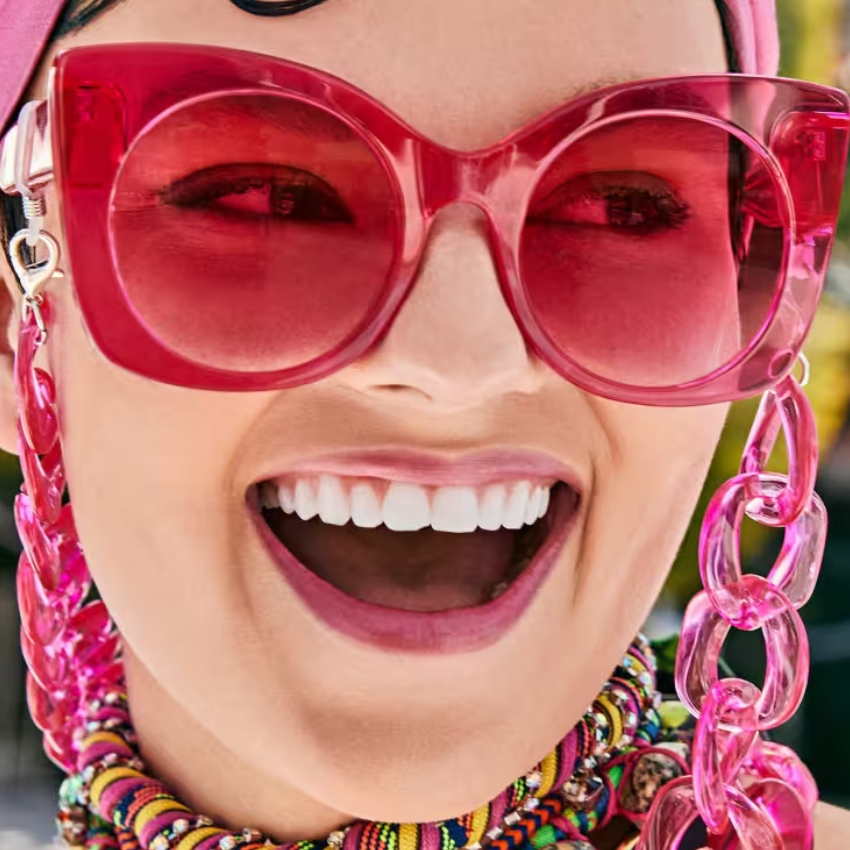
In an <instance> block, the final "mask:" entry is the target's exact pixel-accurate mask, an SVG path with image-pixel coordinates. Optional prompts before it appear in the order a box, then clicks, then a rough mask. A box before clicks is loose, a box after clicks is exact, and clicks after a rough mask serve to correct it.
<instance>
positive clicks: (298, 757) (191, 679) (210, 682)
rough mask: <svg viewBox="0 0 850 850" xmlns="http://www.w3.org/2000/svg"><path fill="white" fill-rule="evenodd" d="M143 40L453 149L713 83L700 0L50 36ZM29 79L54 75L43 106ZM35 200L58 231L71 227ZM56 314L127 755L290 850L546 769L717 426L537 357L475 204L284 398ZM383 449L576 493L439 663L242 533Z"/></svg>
mask: <svg viewBox="0 0 850 850" xmlns="http://www.w3.org/2000/svg"><path fill="white" fill-rule="evenodd" d="M485 21H486V27H484V26H482V22H485ZM148 40H151V41H153V40H156V41H179V42H191V41H196V42H203V43H212V44H220V45H226V46H233V47H240V48H247V49H252V50H255V51H258V52H263V53H268V54H272V55H278V56H281V57H287V58H291V59H295V60H297V61H300V62H304V63H306V64H310V65H313V66H316V67H319V68H322V69H324V70H327V71H329V72H331V73H334V74H337V75H338V76H341V77H343V78H345V79H347V80H349V81H351V82H352V83H354V84H355V85H358V86H360V87H361V88H363V89H365V90H366V91H368V92H370V93H372V94H373V95H375V96H377V97H378V98H379V99H381V100H382V101H384V102H385V103H386V104H387V105H388V106H389V107H390V108H391V109H393V110H395V111H396V112H397V113H398V114H399V115H400V116H401V117H403V118H404V119H405V120H407V121H408V122H409V123H411V124H412V125H413V126H415V127H417V128H418V129H420V130H422V131H423V132H425V133H427V134H428V135H430V136H431V137H432V138H433V139H434V140H436V141H438V142H441V143H443V144H446V145H450V146H453V147H456V148H460V149H472V148H477V147H481V146H484V145H487V144H490V143H492V142H495V141H498V140H499V139H500V138H502V137H503V136H505V135H507V134H508V133H509V132H510V131H512V130H514V129H515V128H516V127H518V126H520V125H522V124H524V123H525V122H527V121H528V120H529V119H531V118H532V117H534V116H535V115H537V114H538V113H540V112H541V111H543V110H545V109H548V108H550V107H551V106H553V105H555V104H557V103H559V102H560V101H562V100H564V99H565V98H566V97H568V96H569V95H570V94H572V93H574V92H576V91H578V90H584V89H587V88H594V87H597V86H599V85H600V84H603V83H606V82H610V81H614V80H619V79H627V78H640V77H651V76H661V75H668V74H680V73H691V72H720V71H723V70H724V69H725V57H724V51H723V40H722V34H721V28H720V23H719V20H718V18H717V13H716V11H715V8H714V5H713V3H712V2H710V0H693V2H688V3H682V2H680V0H656V2H653V3H651V4H635V3H633V2H632V0H608V2H606V3H605V4H596V3H589V2H587V0H520V2H497V3H494V2H493V0H466V2H464V3H461V4H458V3H457V2H452V0H431V2H429V3H427V4H411V3H407V2H401V0H333V2H329V3H327V4H324V5H322V6H319V7H317V8H315V9H312V10H310V11H308V12H305V13H303V14H299V15H296V16H294V17H292V18H284V19H272V20H266V19H259V18H255V17H251V16H249V15H246V14H244V13H242V12H240V11H239V10H237V9H236V8H234V7H233V6H231V5H230V4H228V3H224V2H221V3H218V2H210V0H181V3H180V4H174V3H173V0H129V2H127V3H126V4H122V5H121V6H119V7H118V8H117V9H116V10H114V11H113V12H110V13H109V14H107V15H106V16H105V17H103V18H102V19H101V20H100V21H98V22H97V23H95V24H94V25H92V26H90V27H88V28H87V29H85V30H84V31H83V32H81V33H79V34H76V35H74V36H73V37H71V38H68V39H66V40H65V41H64V42H63V46H68V47H70V46H73V45H78V44H87V43H100V42H116V41H148ZM44 84H45V76H44V74H43V73H42V75H41V76H40V77H39V78H38V79H37V81H36V83H35V85H34V87H33V95H35V96H43V94H44ZM49 200H50V208H51V211H52V216H51V218H50V219H49V220H48V225H47V227H48V229H49V230H50V231H51V232H52V233H54V234H55V235H57V236H60V237H61V228H60V225H59V222H58V221H57V220H56V218H55V212H56V209H57V199H56V198H55V197H52V198H50V199H49ZM4 271H5V277H6V282H7V285H8V289H9V291H10V292H12V293H14V286H13V284H12V282H11V278H10V276H9V272H8V269H5V270H4ZM52 299H53V304H54V320H53V328H52V333H51V338H50V342H49V344H48V346H47V362H46V363H45V365H46V366H47V367H48V368H49V369H50V371H51V373H52V374H53V375H54V376H55V379H56V382H57V387H58V392H59V404H60V410H61V411H62V421H63V448H64V456H65V461H66V466H67V472H68V479H69V486H70V491H71V493H72V497H73V504H74V508H75V515H76V517H77V524H78V528H79V531H80V537H81V540H82V542H83V545H84V547H85V550H86V555H87V558H88V561H89V565H90V567H91V570H92V573H93V574H94V577H95V579H96V581H97V584H98V586H99V588H100V591H101V593H102V595H103V597H104V598H105V600H106V601H107V603H108V605H109V608H110V610H111V611H112V613H113V616H114V618H115V620H116V623H117V625H118V627H119V628H120V629H121V631H122V633H123V635H124V637H125V641H126V645H127V659H126V660H127V672H128V681H129V687H130V699H131V704H132V706H133V713H134V718H135V722H136V725H137V728H138V731H139V735H140V740H141V744H142V750H143V754H144V756H145V757H146V759H147V760H148V762H149V763H150V764H151V766H152V768H153V769H154V771H155V772H156V773H157V774H158V775H160V776H161V777H162V778H164V779H165V780H166V781H167V782H168V783H170V784H171V785H172V787H174V788H175V789H176V791H177V792H178V793H179V794H180V795H181V796H182V797H183V798H184V799H185V800H186V802H187V803H189V804H190V805H193V806H194V807H195V808H196V810H198V811H204V812H207V813H209V814H211V815H213V816H215V817H216V818H218V819H220V820H221V821H223V822H226V823H228V824H231V825H233V826H234V827H242V826H244V825H247V824H250V825H252V826H256V827H258V828H260V829H262V830H264V831H266V832H267V833H269V834H270V835H272V836H274V837H275V838H277V839H278V840H291V839H296V838H305V837H319V836H321V835H323V834H326V833H327V832H328V831H329V830H331V829H332V828H334V827H336V826H338V825H340V824H342V823H345V822H347V821H348V820H350V819H351V817H353V816H356V817H365V818H370V819H380V820H387V821H424V820H433V819H439V818H444V817H449V816H453V815H457V814H458V813H459V812H461V811H465V810H468V809H471V808H473V807H475V806H477V805H480V804H481V803H482V802H484V801H485V800H487V799H488V798H491V797H493V796H494V795H496V794H497V793H498V792H500V791H501V790H502V789H503V788H504V787H505V786H506V785H508V784H509V783H510V782H511V781H513V779H514V778H515V777H516V776H518V775H520V774H521V773H523V772H524V771H526V770H527V769H528V768H529V767H530V766H531V765H532V764H534V763H535V762H536V761H537V760H538V759H540V758H541V757H542V756H544V755H545V754H546V753H547V752H548V751H549V750H550V749H551V748H552V747H553V745H554V744H555V743H556V742H557V741H558V740H559V739H560V738H561V737H562V736H563V735H564V734H565V732H566V731H567V730H568V729H569V728H570V727H571V726H572V725H573V724H574V723H575V722H576V721H577V720H578V718H579V717H580V715H581V714H582V712H583V711H584V710H585V708H586V706H587V705H588V703H589V702H590V701H591V700H592V698H593V697H594V695H595V694H596V693H597V691H598V689H599V687H600V686H601V685H602V683H603V682H604V680H605V678H606V677H607V675H608V673H609V671H610V670H611V669H612V667H613V666H614V664H615V662H616V661H617V659H618V658H619V656H620V655H621V653H622V651H623V649H624V648H625V647H626V646H627V644H628V643H629V641H630V640H631V638H632V636H633V635H634V633H635V632H636V631H637V630H638V629H639V628H640V626H641V624H642V622H643V621H644V619H645V617H646V615H647V613H648V612H649V610H650V608H651V606H652V603H653V601H654V599H655V597H656V595H657V593H658V591H659V588H660V587H661V585H662V583H663V581H664V578H665V575H666V573H667V570H668V569H669V566H670V564H671V562H672V559H673V556H674V554H675V551H676V548H677V546H678V545H679V542H680V539H681V536H682V534H683V532H684V530H685V527H686V525H687V522H688V520H689V518H690V515H691V512H692V510H693V507H694V504H695V501H696V498H697V495H698V493H699V489H700V486H701V484H702V481H703V478H704V475H705V472H706V469H707V467H708V464H709V461H710V458H711V455H712V452H713V451H714V447H715V445H716V442H717V439H718V436H719V433H720V430H721V428H722V424H723V421H724V417H725V413H726V408H725V406H717V407H712V408H708V407H705V408H699V409H691V410H662V409H651V408H640V407H635V406H627V405H622V404H616V403H613V402H608V401H604V400H601V399H598V398H595V397H592V396H589V395H587V394H585V393H583V392H581V391H579V390H578V389H576V388H575V387H572V386H570V385H568V384H567V383H565V382H564V381H563V380H561V379H560V378H558V377H557V376H556V375H555V374H554V373H552V372H551V371H550V370H548V369H547V368H546V367H544V366H543V365H542V364H541V363H540V362H539V361H537V360H536V359H535V358H534V357H533V356H532V355H531V354H530V353H529V352H528V351H527V349H526V347H525V345H524V343H523V340H522V337H521V335H520V333H519V331H518V329H517V328H516V326H515V324H514V322H513V319H512V318H511V315H510V313H509V311H508V309H507V307H506V305H505V304H504V301H503V299H502V296H501V294H500V292H499V288H498V284H497V278H496V273H495V270H494V267H493V264H492V260H491V258H490V255H489V252H488V250H487V243H486V241H485V234H484V228H483V219H482V217H481V216H480V214H479V213H478V212H477V211H476V210H474V209H472V208H467V207H460V206H458V207H450V208H447V209H446V210H444V211H443V212H442V213H441V214H440V216H439V217H438V220H437V222H436V224H435V228H434V230H433V232H432V237H431V243H430V245H429V249H428V251H427V253H426V256H425V258H424V260H423V264H422V267H421V269H420V273H419V276H418V279H417V284H416V288H415V290H414V293H413V295H412V296H411V298H410V299H409V301H408V302H407V303H406V304H405V306H404V308H403V309H402V312H401V313H400V315H399V317H398V319H397V321H396V322H395V324H394V326H393V327H392V329H391V331H390V332H389V334H388V336H387V337H386V338H385V340H384V341H383V343H382V344H381V345H380V346H379V347H378V348H376V349H375V350H373V351H372V352H370V353H369V354H368V355H366V356H364V357H363V358H362V359H361V360H360V361H358V362H357V363H355V364H353V365H352V366H350V367H348V368H347V369H345V370H343V371H341V372H339V373H338V374H336V375H333V376H331V377H330V378H327V379H325V380H323V381H321V382H319V383H316V384H313V385H310V386H305V387H301V388H297V389H292V390H287V391H281V392H273V393H250V394H223V393H205V392H198V391H191V390H186V389H180V388H175V387H171V386H165V385H158V384H155V383H152V382H149V381H147V380H144V379H141V378H139V377H137V376H134V375H132V374H129V373H126V372H124V371H122V370H121V369H119V368H117V367H115V366H113V365H111V364H110V363H108V362H107V361H106V360H105V359H104V358H103V357H102V356H100V355H99V353H98V352H97V351H95V350H94V349H93V347H92V346H91V344H90V343H89V342H88V340H87V338H86V336H85V333H84V329H83V327H82V324H81V319H80V316H79V313H78V310H77V308H76V306H75V303H74V300H73V297H72V290H71V286H70V285H69V282H68V281H66V282H62V283H59V284H57V285H54V286H53V288H52ZM6 309H7V310H8V311H9V316H10V321H9V345H10V350H11V347H13V346H14V342H15V335H16V324H15V317H16V315H17V314H16V312H14V311H12V310H11V300H7V305H6ZM282 332H285V329H282ZM0 399H2V408H0V437H1V438H2V440H0V442H2V445H3V447H4V448H6V449H8V450H14V448H15V441H14V439H13V435H14V416H15V411H14V401H13V391H12V383H11V356H10V352H7V353H6V356H5V357H4V361H3V370H2V386H0ZM372 446H386V447H394V448H414V449H421V450H425V451H432V452H437V453H439V454H441V455H444V456H446V457H453V456H456V455H459V454H462V453H464V452H467V451H471V450H476V449H487V448H498V447H503V448H528V449H535V450H539V451H544V452H549V453H550V454H552V455H553V456H555V457H556V458H557V459H559V460H560V461H562V462H564V463H566V464H568V465H570V466H571V467H572V468H573V469H574V470H575V471H576V473H577V474H578V476H579V477H580V480H581V481H582V485H583V502H582V508H581V514H580V516H579V520H578V523H577V526H576V530H575V532H574V534H573V536H572V538H571V541H570V543H569V545H568V546H567V548H566V550H565V551H564V553H563V556H562V558H561V560H560V561H559V564H558V566H557V568H556V569H555V571H554V572H553V574H552V575H551V576H550V577H549V579H548V581H547V583H546V585H545V586H544V587H543V589H542V591H541V592H540V593H539V594H538V596H537V597H536V599H535V601H534V603H533V604H532V606H531V608H530V609H529V610H528V611H527V612H526V614H525V616H524V617H523V618H522V619H521V620H520V622H519V623H518V624H517V625H516V627H515V628H514V629H513V630H512V631H511V632H510V633H509V634H508V635H507V636H506V637H505V638H504V639H503V640H501V641H500V642H498V643H497V644H495V645H493V646H490V647H488V648H486V649H484V650H481V651H478V652H474V653H469V654H463V655H447V656H442V657H419V656H409V655H392V654H389V653H386V652H381V651H380V650H378V649H374V648H369V647H367V646H365V645H362V644H358V643H355V642H352V641H350V640H348V639H345V638H343V637H342V636H341V635H339V634H337V633H336V632H333V631H330V630H329V629H328V628H326V627H325V626H324V625H322V624H321V623H320V622H318V621H317V620H315V619H314V618H313V617H312V616H311V614H310V613H309V612H308V611H307V610H306V609H305V608H304V607H303V605H302V604H301V603H300V601H299V600H298V598H297V597H296V596H295V595H294V593H293V592H292V591H291V590H290V589H289V587H288V586H287V585H286V584H285V583H284V582H283V581H282V580H281V578H280V577H279V575H278V573H277V572H276V570H275V569H274V567H273V565H272V564H271V562H270V560H269V558H268V556H267V555H266V553H265V550H264V549H263V548H262V545H261V543H260V541H259V539H258V538H257V536H256V533H255V531H254V530H253V528H252V526H251V524H250V520H249V517H248V514H247V511H246V508H245V493H246V490H247V489H248V487H249V485H251V484H252V483H253V482H255V481H256V480H258V479H259V478H261V477H263V476H264V474H267V473H268V472H269V471H270V470H274V471H283V470H285V469H286V468H287V466H288V465H291V464H292V463H293V462H294V460H295V459H299V460H300V459H302V458H304V457H306V456H309V455H312V454H316V453H324V452H327V451H332V450H335V449H344V448H357V447H372ZM543 683H545V686H544V684H543ZM494 742H498V746H495V745H494ZM367 778H368V781H365V780H366V779H367ZM819 847H820V845H819Z"/></svg>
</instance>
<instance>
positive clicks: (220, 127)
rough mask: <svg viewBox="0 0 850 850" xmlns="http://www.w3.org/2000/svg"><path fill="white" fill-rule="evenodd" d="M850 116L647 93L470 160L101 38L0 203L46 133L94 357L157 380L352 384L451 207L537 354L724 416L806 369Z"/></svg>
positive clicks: (358, 109)
mask: <svg viewBox="0 0 850 850" xmlns="http://www.w3.org/2000/svg"><path fill="white" fill-rule="evenodd" d="M849 110H850V103H848V97H847V95H846V94H844V93H843V92H841V91H839V90H836V89H832V88H827V87H824V86H819V85H815V84H812V83H807V82H800V81H796V80H789V79H772V78H764V77H747V76H739V75H716V76H686V77H676V78H665V79H658V80H648V81H647V80H643V81H637V82H629V83H625V84H622V85H617V86H613V87H610V88H605V89H603V90H598V91H594V92H591V93H589V94H586V95H583V96H581V97H578V98H575V99H572V100H569V101H568V102H566V103H563V104H561V105H560V106H558V107H556V108H554V109H551V110H550V111H548V112H546V113H545V114H544V115H542V116H540V117H538V118H536V119H535V120H533V121H532V122H530V123H529V124H527V125H526V126H524V127H522V128H520V129H518V130H516V131H515V132H513V133H512V134H511V135H510V136H508V137H507V138H506V139H504V140H502V141H501V142H498V143H497V144H494V145H491V146H490V147H487V148H485V149H483V150H478V151H471V152H467V151H458V150H451V149H449V148H446V147H444V146H442V145H439V144H436V143H435V142H433V141H431V140H430V139H428V138H426V137H425V136H423V135H422V134H421V133H419V132H417V131H416V130H415V129H413V128H412V127H410V126H409V125H408V124H406V123H405V122H404V121H402V120H401V119H400V118H399V117H398V116H396V115H395V114H393V112H391V111H390V110H389V109H388V108H386V107H385V106H383V105H382V104H381V103H379V102H378V101H376V100H375V99H374V98H373V97H371V96H369V95H368V94H366V93H365V92H363V91H361V90H359V89H358V88H356V87H354V86H352V85H350V84H349V83H347V82H345V81H344V80H341V79H339V78H337V77H334V76H332V75H330V74H327V73H324V72H322V71H318V70H316V69H313V68H309V67H306V66H304V65H301V64H298V63H294V62H289V61H285V60H281V59H275V58H270V57H268V56H263V55H259V54H254V53H249V52H244V51H239V50H229V49H222V48H219V47H206V46H199V45H179V44H122V45H105V46H95V47H82V48H75V49H72V50H68V51H66V52H64V53H61V54H60V55H59V56H58V58H57V59H56V61H55V64H54V67H53V71H52V74H51V78H50V91H49V97H48V100H47V101H46V102H45V103H44V104H43V105H42V106H41V107H40V113H39V120H38V121H36V122H35V124H36V127H37V131H36V133H35V138H34V139H29V140H25V139H19V138H18V136H19V135H22V134H18V133H16V132H15V131H14V130H13V131H12V132H11V133H10V134H9V135H8V136H7V138H6V141H5V144H4V150H3V175H4V176H3V178H2V188H3V190H4V191H7V192H13V191H14V186H15V178H14V171H15V167H14V166H13V164H12V163H13V161H14V162H17V163H18V165H17V168H18V171H19V172H20V161H21V156H20V149H21V148H20V146H21V145H26V146H27V154H28V160H29V162H28V165H27V169H26V170H27V179H28V185H30V186H33V185H38V186H41V185H45V184H46V183H47V182H49V181H50V180H54V181H55V182H56V184H57V186H58V189H59V192H60V197H61V208H62V221H63V227H64V235H65V239H66V245H67V255H68V256H67V258H66V262H67V264H68V266H69V270H70V272H71V274H72V279H73V285H74V287H75V289H76V293H77V298H78V302H79V305H80V309H81V311H82V314H83V317H84V320H85V323H86V325H87V327H88V330H89V332H90V334H91V337H92V339H93V341H94V343H95V344H96V345H97V347H98V348H99V349H100V350H101V351H102V352H103V354H104V355H105V356H106V357H107V358H109V359H110V360H112V361H113V362H114V363H116V364H118V365H120V366H122V367H124V368H126V369H129V370H131V371H133V372H135V373H138V374H139V375H143V376H145V377H148V378H151V379H153V380H156V381H163V382H167V383H172V384H178V385H181V386H185V387H195V388H199V389H207V390H272V389H278V388H284V387H292V386H295V385H298V384H303V383H306V382H310V381H316V380H318V379H320V378H322V377H324V376H327V375H329V374H331V373H333V372H334V371H336V370H339V369H341V368H343V367H344V366H346V365H347V364H349V363H351V362H352V361H354V360H355V359H356V358H358V357H360V356H361V355H363V354H364V353H365V352H367V351H368V350H369V349H370V348H371V347H372V346H374V345H375V344H376V343H378V342H379V341H380V339H381V337H382V335H383V334H385V333H386V331H387V329H388V328H389V326H390V325H391V323H392V321H393V318H394V316H395V315H396V314H397V313H398V311H399V309H400V308H401V307H402V305H403V303H404V301H405V298H406V297H407V295H408V294H409V293H410V291H411V288H412V287H413V286H414V285H415V282H416V276H417V269H418V267H419V266H420V263H421V260H422V257H423V252H424V249H425V246H426V244H427V239H428V233H429V229H430V226H431V224H432V222H433V219H434V217H435V215H436V214H437V213H438V212H439V211H440V210H441V209H442V208H443V207H445V206H446V205H447V204H451V203H457V202H464V203H468V204H473V205H475V206H476V207H478V208H479V209H480V210H481V212H482V213H483V215H484V216H485V217H486V221H487V239H488V242H489V247H490V250H491V252H492V258H493V263H494V268H495V272H496V278H497V279H498V285H499V286H500V287H501V293H502V296H503V297H504V299H505V301H506V303H507V305H508V307H509V308H510V310H511V312H512V314H513V316H514V318H515V320H516V323H517V325H518V327H519V328H520V329H521V331H522V333H523V335H524V337H525V340H526V344H527V346H528V348H529V349H530V350H531V351H532V352H533V353H534V354H535V355H536V356H538V357H539V358H540V359H541V360H542V361H543V362H545V363H546V364H548V365H549V366H550V367H551V368H552V369H553V370H555V371H556V372H557V373H559V374H560V375H562V376H563V377H564V378H566V379H567V380H569V381H571V382H573V383H574V384H576V385H578V386H579V387H582V388H583V389H585V390H588V391H589V392H592V393H595V394H597V395H601V396H605V397H607V398H611V399H615V400H619V401H625V402H634V403H640V404H651V405H689V404H705V403H711V402H718V401H729V400H733V399H737V398H741V397H744V396H747V395H751V394H754V393H756V392H758V391H760V390H762V389H764V388H766V387H768V386H771V385H773V384H775V383H776V382H777V381H778V380H779V379H781V378H782V377H784V376H785V375H786V374H788V372H789V371H790V370H791V369H792V368H793V367H794V364H795V362H796V360H797V358H798V356H799V352H800V348H801V346H802V344H803V341H804V339H805V336H806V334H807V332H808V330H809V327H810V325H811V322H812V319H813V315H814V312H815V308H816V306H817V303H818V300H819V298H820V294H821V291H822V287H823V280H824V275H825V270H826V265H827V262H828V258H829V253H830V249H831V247H832V243H833V240H834V235H835V227H836V221H837V216H838V206H839V199H840V195H841V186H842V180H843V176H844V169H845V163H846V158H847V146H848V127H850V114H849ZM29 154H32V155H31V156H29ZM18 178H19V179H20V174H18ZM494 284H495V281H494ZM457 286H463V280H462V279H458V281H457Z"/></svg>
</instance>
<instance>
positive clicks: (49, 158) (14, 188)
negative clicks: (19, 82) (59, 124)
mask: <svg viewBox="0 0 850 850" xmlns="http://www.w3.org/2000/svg"><path fill="white" fill-rule="evenodd" d="M52 179H53V151H52V148H51V139H50V128H49V121H48V112H47V101H44V100H39V101H30V102H29V103H27V104H25V105H24V107H23V108H22V109H21V112H20V115H19V117H18V123H17V124H16V125H15V126H14V127H11V128H10V129H9V131H8V132H7V133H6V135H5V136H4V137H3V141H2V143H0V191H2V192H3V193H4V194H6V195H14V196H20V197H22V198H23V199H24V203H25V213H26V214H27V218H28V219H29V218H31V217H32V214H36V213H37V212H38V209H37V206H38V204H39V201H40V199H42V198H43V194H44V188H45V186H47V184H48V183H49V182H50V181H51V180H52ZM42 203H43V201H42ZM42 214H43V213H42Z"/></svg>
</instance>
